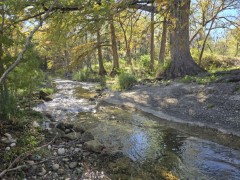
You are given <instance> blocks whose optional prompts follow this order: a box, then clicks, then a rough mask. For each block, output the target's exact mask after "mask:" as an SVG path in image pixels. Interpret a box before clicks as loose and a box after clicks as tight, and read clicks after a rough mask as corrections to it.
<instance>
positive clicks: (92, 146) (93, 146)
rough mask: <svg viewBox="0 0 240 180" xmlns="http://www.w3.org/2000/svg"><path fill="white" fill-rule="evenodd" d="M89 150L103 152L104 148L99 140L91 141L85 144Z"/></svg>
mask: <svg viewBox="0 0 240 180" xmlns="http://www.w3.org/2000/svg"><path fill="white" fill-rule="evenodd" d="M84 146H85V147H86V149H87V150H89V151H93V152H101V151H102V149H103V148H104V146H103V145H102V144H101V143H100V142H99V141H97V140H91V141H88V142H85V143H84Z"/></svg>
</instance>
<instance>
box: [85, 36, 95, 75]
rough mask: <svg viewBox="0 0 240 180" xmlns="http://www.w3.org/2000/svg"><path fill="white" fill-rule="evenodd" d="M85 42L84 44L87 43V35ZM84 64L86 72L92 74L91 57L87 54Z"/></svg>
mask: <svg viewBox="0 0 240 180" xmlns="http://www.w3.org/2000/svg"><path fill="white" fill-rule="evenodd" d="M85 41H86V43H88V33H86V35H85ZM86 64H87V71H90V72H92V71H93V70H92V63H91V56H90V54H89V53H88V54H87V59H86Z"/></svg>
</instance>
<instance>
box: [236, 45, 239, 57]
mask: <svg viewBox="0 0 240 180" xmlns="http://www.w3.org/2000/svg"><path fill="white" fill-rule="evenodd" d="M238 51H239V42H237V46H236V53H235V57H237V55H238Z"/></svg>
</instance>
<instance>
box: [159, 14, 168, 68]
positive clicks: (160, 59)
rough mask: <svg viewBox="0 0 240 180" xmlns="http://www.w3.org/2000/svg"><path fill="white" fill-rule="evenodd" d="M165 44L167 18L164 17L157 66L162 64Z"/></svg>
mask: <svg viewBox="0 0 240 180" xmlns="http://www.w3.org/2000/svg"><path fill="white" fill-rule="evenodd" d="M166 42H167V18H166V17H164V20H163V29H162V38H161V47H160V52H159V57H158V64H164V59H165V50H166Z"/></svg>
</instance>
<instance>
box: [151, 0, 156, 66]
mask: <svg viewBox="0 0 240 180" xmlns="http://www.w3.org/2000/svg"><path fill="white" fill-rule="evenodd" d="M152 6H153V3H152ZM150 48H151V49H150V70H151V71H153V70H154V59H155V58H154V11H152V12H151V45H150Z"/></svg>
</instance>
